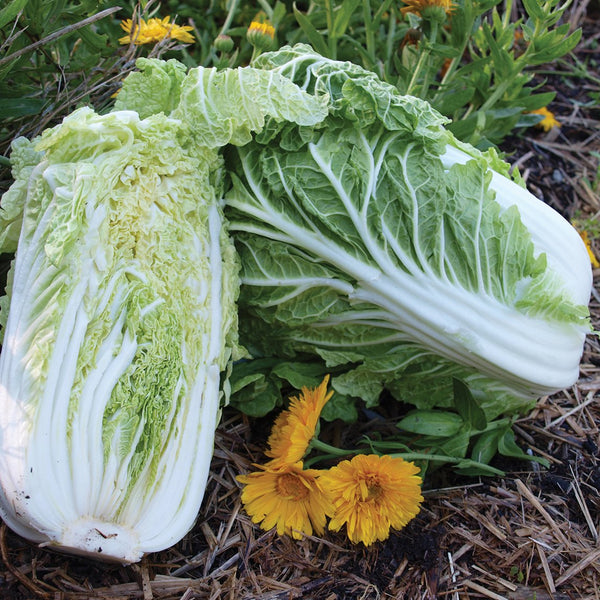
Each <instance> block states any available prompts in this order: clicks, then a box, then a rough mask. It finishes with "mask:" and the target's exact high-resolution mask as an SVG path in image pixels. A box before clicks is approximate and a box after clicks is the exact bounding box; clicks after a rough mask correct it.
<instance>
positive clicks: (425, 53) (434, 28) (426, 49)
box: [406, 19, 438, 99]
mask: <svg viewBox="0 0 600 600" xmlns="http://www.w3.org/2000/svg"><path fill="white" fill-rule="evenodd" d="M430 26H431V32H430V36H429V39H428V40H427V41H426V42H424V43H423V49H422V51H421V55H420V56H419V60H418V62H417V66H416V67H415V71H414V73H413V75H412V77H411V79H410V83H409V84H408V89H407V90H406V93H407V94H408V95H412V96H418V97H419V98H423V99H426V98H427V91H428V89H429V68H425V67H426V66H427V67H429V64H428V63H429V58H430V56H431V47H432V45H433V44H435V42H436V39H437V33H438V23H437V21H436V20H435V19H432V20H431V21H430ZM424 68H425V75H424V78H423V83H422V85H421V90H420V92H419V93H416V91H415V90H416V88H417V86H418V82H419V77H420V75H421V71H423V69H424Z"/></svg>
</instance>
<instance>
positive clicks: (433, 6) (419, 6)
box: [400, 0, 454, 17]
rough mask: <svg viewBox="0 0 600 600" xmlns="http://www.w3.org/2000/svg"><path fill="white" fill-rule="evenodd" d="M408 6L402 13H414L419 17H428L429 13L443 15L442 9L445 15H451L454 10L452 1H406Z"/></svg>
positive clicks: (403, 8)
mask: <svg viewBox="0 0 600 600" xmlns="http://www.w3.org/2000/svg"><path fill="white" fill-rule="evenodd" d="M404 4H405V5H406V6H404V7H402V8H401V9H400V12H401V13H402V14H403V15H405V14H406V13H414V14H415V15H417V16H419V17H423V16H427V13H428V12H429V13H432V14H433V13H436V12H437V13H441V10H440V9H443V10H444V15H443V16H446V15H449V14H451V13H452V11H453V10H454V4H453V3H452V1H451V0H404Z"/></svg>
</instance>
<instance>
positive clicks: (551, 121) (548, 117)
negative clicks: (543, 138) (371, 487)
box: [531, 106, 560, 131]
mask: <svg viewBox="0 0 600 600" xmlns="http://www.w3.org/2000/svg"><path fill="white" fill-rule="evenodd" d="M531 114H534V115H542V116H543V117H544V118H543V119H542V120H541V121H540V122H539V123H536V124H535V126H536V127H540V128H541V129H543V130H544V131H550V130H551V129H552V128H553V127H560V122H559V121H557V120H556V117H555V116H554V113H553V112H552V111H549V110H548V109H547V108H546V107H545V106H544V107H543V108H538V109H536V110H532V111H531Z"/></svg>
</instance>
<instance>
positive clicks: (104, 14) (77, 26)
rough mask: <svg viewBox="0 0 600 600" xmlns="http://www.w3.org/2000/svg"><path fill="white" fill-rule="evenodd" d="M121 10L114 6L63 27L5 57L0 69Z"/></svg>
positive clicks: (1, 61)
mask: <svg viewBox="0 0 600 600" xmlns="http://www.w3.org/2000/svg"><path fill="white" fill-rule="evenodd" d="M119 10H121V7H120V6H113V7H112V8H107V9H106V10H103V11H101V12H99V13H97V14H95V15H92V16H91V17H88V18H87V19H83V21H79V23H74V24H73V25H67V26H66V27H63V28H62V29H59V30H58V31H55V32H54V33H51V34H50V35H47V36H46V37H45V38H42V39H41V40H38V41H37V42H34V43H33V44H30V45H29V46H26V47H25V48H21V49H20V50H17V51H16V52H13V53H12V54H9V55H8V56H5V57H4V58H0V67H1V66H2V65H5V64H6V63H9V62H11V61H13V60H14V59H15V58H19V57H20V56H23V55H24V54H27V53H28V52H32V51H33V50H36V49H37V48H39V47H40V46H44V45H45V44H48V43H49V42H53V41H54V40H57V39H58V38H60V37H62V36H63V35H66V34H67V33H71V32H72V31H77V29H81V28H82V27H85V26H86V25H90V24H91V23H95V22H96V21H99V20H100V19H104V17H108V16H109V15H112V14H113V13H115V12H117V11H119Z"/></svg>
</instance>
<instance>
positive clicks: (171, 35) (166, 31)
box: [119, 17, 196, 46]
mask: <svg viewBox="0 0 600 600" xmlns="http://www.w3.org/2000/svg"><path fill="white" fill-rule="evenodd" d="M170 20H171V17H165V18H164V19H157V18H152V19H148V21H144V19H140V20H139V23H138V22H133V21H132V20H131V19H126V20H125V21H122V22H121V29H123V30H124V31H126V32H127V34H128V35H126V36H124V37H122V38H119V42H120V43H121V44H131V43H132V42H133V43H134V44H135V45H136V46H141V45H142V44H155V43H157V42H160V41H162V40H164V39H172V40H179V41H180V42H183V43H184V44H193V43H194V42H195V41H196V40H195V39H194V36H193V35H192V34H191V33H189V32H190V31H192V30H193V29H194V28H193V27H190V26H189V25H176V24H175V23H170V22H169V21H170Z"/></svg>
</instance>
